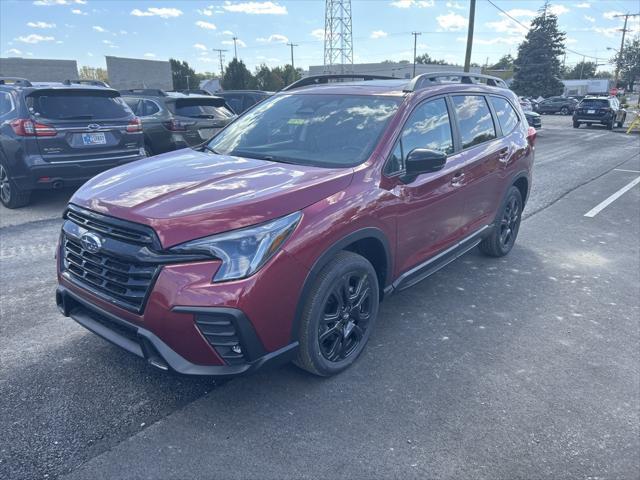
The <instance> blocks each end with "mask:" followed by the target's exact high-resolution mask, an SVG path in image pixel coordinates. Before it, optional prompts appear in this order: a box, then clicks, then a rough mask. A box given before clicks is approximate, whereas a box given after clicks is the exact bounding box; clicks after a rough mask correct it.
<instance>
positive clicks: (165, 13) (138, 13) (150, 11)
mask: <svg viewBox="0 0 640 480" xmlns="http://www.w3.org/2000/svg"><path fill="white" fill-rule="evenodd" d="M131 15H133V16H135V17H160V18H172V17H179V16H180V15H182V10H178V9H177V8H165V7H162V8H157V7H149V8H147V9H146V10H144V11H142V10H140V9H139V8H134V9H133V10H131Z"/></svg>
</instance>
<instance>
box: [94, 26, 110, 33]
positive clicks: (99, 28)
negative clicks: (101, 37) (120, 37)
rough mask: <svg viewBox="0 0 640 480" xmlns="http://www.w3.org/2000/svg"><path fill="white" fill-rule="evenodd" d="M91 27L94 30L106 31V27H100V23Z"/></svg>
mask: <svg viewBox="0 0 640 480" xmlns="http://www.w3.org/2000/svg"><path fill="white" fill-rule="evenodd" d="M91 28H93V29H94V30H95V31H96V32H100V33H104V32H108V30H107V29H106V28H102V27H101V26H100V25H94V26H93V27H91Z"/></svg>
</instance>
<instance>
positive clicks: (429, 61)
mask: <svg viewBox="0 0 640 480" xmlns="http://www.w3.org/2000/svg"><path fill="white" fill-rule="evenodd" d="M416 63H420V64H422V65H447V61H446V60H436V59H435V58H431V57H430V56H429V54H428V53H423V54H422V55H418V56H417V57H416Z"/></svg>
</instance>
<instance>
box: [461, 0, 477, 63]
mask: <svg viewBox="0 0 640 480" xmlns="http://www.w3.org/2000/svg"><path fill="white" fill-rule="evenodd" d="M475 19H476V0H471V1H470V2H469V30H468V31H467V52H466V53H465V55H464V71H465V72H468V71H469V69H470V68H471V46H472V44H473V24H474V22H475Z"/></svg>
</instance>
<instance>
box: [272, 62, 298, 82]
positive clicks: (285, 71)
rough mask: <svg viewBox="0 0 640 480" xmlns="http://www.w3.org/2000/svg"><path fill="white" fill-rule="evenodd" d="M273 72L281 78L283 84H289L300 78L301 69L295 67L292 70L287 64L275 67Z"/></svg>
mask: <svg viewBox="0 0 640 480" xmlns="http://www.w3.org/2000/svg"><path fill="white" fill-rule="evenodd" d="M273 72H274V73H275V74H276V75H278V76H279V77H280V78H282V81H283V82H284V84H285V85H291V84H292V83H293V82H295V81H296V80H300V79H301V78H302V69H300V68H296V69H295V71H294V70H293V68H291V65H289V64H287V65H285V66H284V67H275V68H274V69H273Z"/></svg>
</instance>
